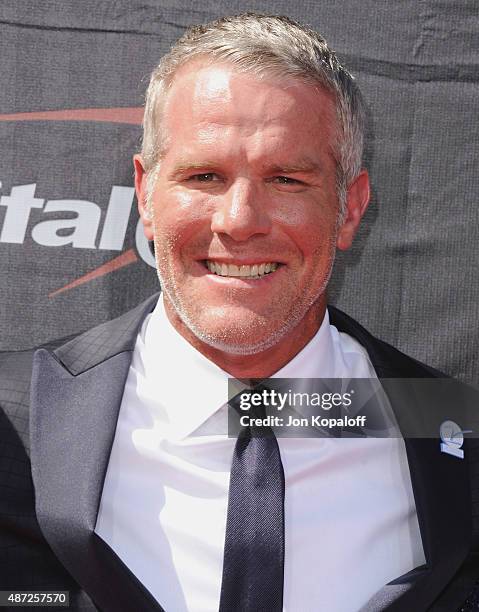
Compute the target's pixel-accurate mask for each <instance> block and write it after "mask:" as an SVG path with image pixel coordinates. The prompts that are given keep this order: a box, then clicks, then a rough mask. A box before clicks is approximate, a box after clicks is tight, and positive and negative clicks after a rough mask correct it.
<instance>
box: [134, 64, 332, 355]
mask: <svg viewBox="0 0 479 612" xmlns="http://www.w3.org/2000/svg"><path fill="white" fill-rule="evenodd" d="M162 121H163V124H162V125H163V129H164V130H165V131H166V134H167V136H168V138H169V143H168V145H167V148H166V151H165V153H164V156H163V158H162V160H161V163H160V168H159V171H158V173H157V178H156V183H155V187H154V192H153V194H152V206H153V211H152V213H153V216H152V220H151V221H150V220H148V219H147V218H145V216H144V217H143V218H144V224H145V233H146V235H147V237H148V238H149V239H153V238H154V242H155V251H156V260H157V267H158V273H159V276H160V281H161V285H162V287H163V290H164V292H165V300H166V302H167V307H170V308H171V307H173V309H174V311H175V312H176V314H177V315H178V316H179V319H180V325H185V326H186V328H188V329H189V330H191V331H192V332H193V333H194V335H195V336H196V337H197V338H199V339H200V341H202V342H204V343H206V344H207V345H209V346H212V347H214V348H216V349H219V350H221V351H224V352H228V353H235V354H252V353H255V352H259V351H261V350H264V349H266V348H269V347H271V346H273V345H275V344H276V343H277V342H279V341H280V340H282V339H283V338H285V337H287V335H288V334H292V333H294V330H295V328H297V326H298V324H300V323H301V322H302V321H303V322H304V321H306V320H308V321H309V320H310V319H311V312H312V309H313V310H314V309H320V308H321V307H324V304H325V295H324V290H325V287H326V284H327V282H328V279H329V275H330V272H331V268H332V265H333V259H334V252H335V248H336V244H337V240H338V229H339V228H338V212H339V202H338V197H337V193H336V164H335V161H334V159H333V156H332V146H333V139H334V131H335V125H336V123H335V121H336V120H335V111H334V106H333V102H332V100H331V98H330V96H329V95H328V94H327V93H325V92H323V91H318V89H317V88H314V87H313V86H310V85H307V84H304V83H301V82H299V81H297V80H292V79H286V80H285V79H282V80H281V81H280V80H279V79H274V78H262V79H261V78H259V77H256V76H252V75H249V74H245V73H240V72H238V71H236V70H235V69H234V68H233V67H231V66H229V65H227V64H216V65H212V66H205V65H202V64H199V63H198V62H191V63H190V64H188V65H187V66H185V67H183V68H182V69H181V70H180V71H179V73H178V74H177V75H176V76H175V79H174V81H173V84H172V87H171V90H170V92H169V94H168V97H167V100H166V103H165V107H164V111H163V119H162ZM137 171H138V174H139V177H137V182H138V185H139V195H140V198H139V199H144V190H145V181H144V176H142V170H141V162H140V161H139V160H137ZM142 179H143V180H142ZM140 210H143V207H142V205H140ZM340 246H341V245H340ZM268 271H269V272H268Z"/></svg>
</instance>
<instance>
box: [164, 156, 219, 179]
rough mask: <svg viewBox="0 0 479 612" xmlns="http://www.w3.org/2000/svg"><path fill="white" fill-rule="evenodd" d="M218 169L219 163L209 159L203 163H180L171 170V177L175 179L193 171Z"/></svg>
mask: <svg viewBox="0 0 479 612" xmlns="http://www.w3.org/2000/svg"><path fill="white" fill-rule="evenodd" d="M217 167H218V162H213V161H210V160H207V159H206V160H204V161H202V162H188V161H184V162H183V161H179V162H178V163H177V164H175V166H174V168H173V169H172V170H171V173H170V177H172V178H175V177H177V176H180V175H182V174H184V173H185V172H190V171H192V170H203V169H205V168H208V169H212V168H217Z"/></svg>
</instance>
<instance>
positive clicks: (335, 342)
mask: <svg viewBox="0 0 479 612" xmlns="http://www.w3.org/2000/svg"><path fill="white" fill-rule="evenodd" d="M363 114H364V113H363V108H362V101H361V97H360V94H359V91H358V89H357V86H356V84H355V82H354V80H353V79H352V78H351V76H350V75H349V74H348V72H347V71H346V70H345V69H344V68H343V67H342V66H341V65H340V64H339V62H338V60H337V59H336V57H335V56H334V54H333V53H332V52H331V50H330V49H329V48H328V47H327V45H326V43H325V42H324V40H323V39H322V38H321V37H320V36H319V35H317V34H316V33H314V32H312V31H310V30H308V29H307V28H304V27H302V26H299V25H298V24H296V23H294V22H292V21H291V20H289V19H287V18H282V17H265V16H257V15H243V16H238V17H231V18H225V19H222V20H219V21H218V22H214V23H212V24H209V25H208V26H201V27H196V28H192V29H191V30H189V31H188V32H187V33H186V34H185V35H184V36H183V38H182V39H180V41H179V42H178V43H176V45H175V46H174V47H173V49H172V51H171V52H170V53H169V54H168V55H167V56H165V57H164V58H163V59H162V61H161V63H160V65H159V66H158V68H157V69H156V70H155V72H154V73H153V75H152V79H151V82H150V87H149V90H148V93H147V101H146V110H145V121H144V125H145V133H144V142H143V149H142V153H141V155H137V156H135V160H134V161H135V170H136V190H137V195H138V204H139V211H140V215H141V218H142V220H143V224H144V229H145V234H146V236H147V238H148V239H149V240H152V241H154V246H155V254H156V262H157V269H158V275H159V279H160V281H161V286H162V289H163V293H162V295H161V296H160V297H159V298H158V296H154V297H153V298H152V299H150V300H149V301H148V302H147V303H145V304H142V305H140V306H139V307H138V308H137V309H135V310H134V311H132V312H130V313H127V314H126V315H124V316H122V317H120V318H119V319H117V320H115V321H112V322H109V323H106V324H104V325H101V326H99V327H98V328H95V329H94V330H90V331H89V332H86V333H85V334H82V335H81V336H79V337H76V338H73V339H71V340H69V341H68V342H66V343H63V342H62V343H59V344H58V343H56V344H54V345H52V346H51V347H47V348H46V349H44V350H40V351H37V352H36V354H35V357H34V360H33V376H32V381H31V386H30V381H29V375H28V372H29V369H30V367H31V354H30V353H22V354H15V355H6V356H5V358H4V365H3V381H4V382H3V385H2V387H3V388H4V389H5V390H6V391H5V393H4V399H3V400H2V407H3V410H4V413H2V423H3V425H2V444H3V448H4V452H3V455H2V461H3V465H4V467H3V468H2V471H3V472H4V474H5V475H6V476H5V477H4V478H5V479H4V484H3V487H4V490H5V492H6V493H5V498H4V501H3V502H2V503H3V510H2V516H3V519H2V521H3V522H2V523H0V524H1V527H2V532H1V533H2V544H3V546H4V550H5V551H6V552H5V553H4V557H3V568H2V569H3V570H4V574H3V575H4V576H5V577H4V578H0V580H1V581H2V584H1V588H2V589H4V590H5V589H11V590H12V589H17V590H22V589H23V590H26V589H36V590H38V589H44V590H46V589H56V590H69V591H70V601H71V606H72V607H73V609H92V610H94V609H101V610H115V611H116V610H132V611H133V610H134V611H136V610H157V609H158V610H159V609H161V608H160V606H161V607H162V608H163V609H165V610H166V611H167V612H169V611H170V610H175V611H179V610H216V609H218V608H220V609H221V610H222V611H228V610H271V611H273V610H280V609H285V610H335V611H346V610H350V611H352V610H359V609H364V610H386V609H390V610H393V609H394V610H425V609H438V610H439V609H441V610H446V609H451V610H452V609H455V607H457V606H459V605H460V604H461V603H462V602H463V601H464V599H465V597H466V594H467V592H468V591H469V590H470V587H471V585H472V583H473V582H474V568H472V570H471V568H470V567H469V566H466V569H467V571H466V573H464V572H463V573H462V574H461V578H460V582H458V580H457V579H455V578H454V576H455V574H456V573H457V572H458V570H459V568H460V567H461V565H463V563H464V561H465V559H466V557H467V554H468V550H469V547H470V543H471V535H470V520H471V519H470V514H471V513H470V501H469V498H468V496H469V485H468V475H467V469H466V464H465V462H461V461H458V460H454V458H453V457H451V456H450V455H447V454H441V453H440V452H439V445H438V441H437V440H408V441H406V445H405V443H404V441H402V440H398V439H386V440H381V439H376V440H374V439H368V440H363V439H339V440H336V439H294V438H293V439H278V440H276V438H274V437H271V436H267V437H266V438H255V437H254V436H253V435H252V434H251V429H250V428H246V429H245V430H243V431H242V432H241V434H240V436H239V438H238V440H235V439H232V438H228V437H227V435H226V434H225V425H226V418H227V412H226V405H225V403H226V393H227V387H226V383H227V379H228V376H233V377H235V378H238V379H250V378H254V379H258V378H260V379H264V378H267V377H275V376H276V377H282V378H301V377H302V378H319V377H325V378H367V377H375V376H388V377H408V378H417V377H434V376H436V375H437V373H435V372H434V371H433V370H431V369H430V368H428V367H427V366H423V365H422V364H419V363H418V362H416V361H414V360H412V359H410V358H408V357H406V356H405V355H402V354H401V353H399V352H398V351H396V350H395V349H393V348H392V347H390V346H388V345H386V344H384V343H382V342H380V341H378V340H376V339H374V338H372V337H371V336H370V335H369V334H368V333H367V332H366V331H365V330H364V329H363V328H362V327H361V326H359V325H358V324H357V323H355V322H354V321H352V320H351V319H350V318H349V317H347V316H346V315H344V314H343V313H340V312H339V311H337V310H335V309H332V308H331V309H329V312H328V310H327V309H326V286H327V283H328V280H329V277H330V274H331V269H332V265H333V260H334V253H335V250H336V248H339V249H347V248H349V247H350V245H351V243H352V240H353V238H354V235H355V233H356V231H357V228H358V226H359V223H360V221H361V218H362V216H363V215H364V213H365V211H366V208H367V204H368V201H369V180H368V175H367V172H366V171H365V170H364V169H362V167H361V152H362V142H363V129H364V128H363V123H364V120H363ZM29 393H31V406H30V417H28V416H27V408H28V401H27V399H26V398H27V397H28V394H29ZM391 403H392V407H393V409H394V410H395V411H396V414H397V413H398V410H400V407H399V406H397V405H394V401H391ZM28 418H30V421H29V422H30V427H28ZM30 443H31V454H30V457H27V454H28V449H30ZM30 466H31V468H30ZM30 469H31V474H32V477H33V484H34V493H33V489H32V486H31V482H30ZM444 483H447V496H446V498H445V497H444V495H443V493H444V488H443V487H444ZM33 496H34V498H35V507H36V510H35V511H34V510H33ZM37 521H38V522H37ZM447 584H450V585H451V588H450V589H449V590H448V591H447V593H446V595H441V592H442V590H443V588H444V587H445V586H446V585H447ZM471 601H472V599H470V600H469V602H471ZM470 605H473V604H470ZM434 606H436V608H434ZM437 606H439V607H437ZM441 606H442V607H441ZM447 606H449V607H447ZM451 606H452V607H451Z"/></svg>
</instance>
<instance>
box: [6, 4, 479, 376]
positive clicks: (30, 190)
mask: <svg viewBox="0 0 479 612" xmlns="http://www.w3.org/2000/svg"><path fill="white" fill-rule="evenodd" d="M246 10H260V11H264V12H275V13H284V14H288V15H290V16H291V17H294V18H297V19H298V20H300V21H303V22H307V23H309V24H311V25H312V26H313V27H314V28H316V29H318V30H319V31H320V32H321V33H322V34H323V35H324V36H325V37H326V39H327V40H328V42H329V43H330V44H331V46H332V47H333V48H334V49H335V50H337V52H338V54H339V56H340V58H341V59H342V60H343V61H344V62H345V64H346V65H347V66H348V67H349V68H350V69H351V70H352V71H353V73H354V74H356V75H357V78H358V81H359V84H360V86H361V88H362V90H363V92H364V95H365V98H366V101H367V104H368V109H369V111H368V112H369V119H370V128H369V139H368V143H367V152H366V160H365V161H366V165H367V167H368V168H369V169H370V172H371V175H372V181H373V186H374V197H373V201H372V203H371V206H370V210H369V212H368V213H367V216H366V217H365V220H364V223H363V227H362V229H361V231H360V233H359V236H358V239H357V241H356V244H355V246H354V248H353V249H352V251H350V252H349V253H347V254H345V255H343V254H341V256H340V257H339V258H338V261H337V265H336V269H335V274H334V277H333V280H332V285H331V301H332V302H333V303H335V304H337V305H339V306H340V307H341V308H343V309H344V310H346V311H347V312H348V313H349V314H351V315H352V316H354V317H356V318H357V319H358V320H359V321H361V322H362V323H363V324H364V325H365V326H366V327H368V328H369V329H370V330H371V331H372V332H373V333H375V334H377V335H378V336H380V337H381V338H383V339H384V340H386V341H388V342H391V343H392V344H394V345H396V346H398V347H399V348H400V349H402V350H404V351H406V352H407V353H409V354H411V355H413V356H415V357H416V358H418V359H421V360H423V361H426V362H428V363H430V364H431V365H434V366H436V367H438V368H440V369H443V370H445V371H446V372H448V373H450V374H453V375H455V376H458V377H460V378H462V379H464V380H468V381H475V382H478V379H479V377H478V364H479V347H478V324H479V316H478V303H479V286H478V282H477V281H478V272H477V270H478V263H479V261H478V259H479V257H478V248H477V240H478V234H479V226H478V207H477V201H476V200H477V192H478V187H479V178H478V177H479V167H478V166H479V162H478V159H479V144H478V143H479V121H478V114H477V99H478V97H479V86H478V79H479V73H478V72H479V71H478V51H479V28H478V21H479V20H478V11H477V1H476V0H469V1H466V0H462V1H457V2H450V1H446V0H442V1H441V0H434V1H433V0H423V1H421V2H418V1H417V0H389V1H384V2H373V1H371V0H364V1H362V2H355V1H353V0H349V1H345V2H337V1H334V2H333V1H332V0H325V1H311V0H306V1H303V2H301V3H299V4H298V5H296V6H293V3H290V2H284V1H275V2H273V1H264V2H225V1H224V0H215V2H210V1H204V2H201V3H191V2H186V1H185V0H175V1H171V0H163V1H154V0H141V1H139V0H116V1H115V2H107V1H103V2H102V1H97V0H82V1H81V2H78V1H66V0H63V1H61V0H43V1H42V2H33V1H31V2H25V1H19V0H3V1H2V2H1V3H0V57H1V62H0V143H1V155H0V181H1V187H0V196H1V199H0V257H1V263H2V265H1V268H0V275H1V288H2V290H1V295H0V350H7V349H22V348H25V347H29V346H32V345H35V344H38V343H41V342H44V341H47V340H49V339H52V338H54V337H61V336H66V335H69V334H72V333H74V332H78V331H81V330H83V329H86V328H88V327H91V326H93V325H95V324H97V323H100V322H102V321H104V320H106V319H109V318H111V317H113V316H116V315H118V314H120V313H122V312H124V311H125V310H127V309H129V308H130V307H132V306H134V305H136V304H137V303H139V302H140V301H141V300H143V299H144V298H145V297H146V296H148V295H149V294H151V293H152V292H154V291H155V290H156V289H157V280H156V274H155V273H154V270H153V269H152V268H151V265H150V264H151V263H152V261H151V257H149V256H148V252H147V249H146V245H145V243H144V241H143V239H142V238H141V232H138V234H137V233H136V226H137V218H138V217H137V213H136V202H134V200H133V190H132V186H133V174H132V164H131V156H132V154H133V153H134V152H135V151H136V149H137V148H138V145H139V139H140V126H139V123H140V117H141V113H140V111H139V107H140V106H141V104H142V99H143V94H144V90H145V87H146V84H147V80H148V75H149V73H150V71H151V69H152V68H153V67H154V66H155V64H156V63H157V61H158V59H159V58H160V56H161V55H162V54H163V53H164V52H166V51H167V49H168V47H169V45H170V44H171V43H172V42H173V41H174V40H175V39H176V38H177V37H178V36H179V35H180V34H181V33H182V32H183V30H184V28H185V26H187V25H189V24H192V23H198V22H205V21H208V20H211V19H213V18H215V17H218V16H220V15H224V14H233V13H238V12H243V11H246ZM148 259H149V261H150V264H148V263H145V261H144V260H148Z"/></svg>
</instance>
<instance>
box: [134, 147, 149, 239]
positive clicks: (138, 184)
mask: <svg viewBox="0 0 479 612" xmlns="http://www.w3.org/2000/svg"><path fill="white" fill-rule="evenodd" d="M133 164H134V166H135V191H136V199H137V200H138V212H139V214H140V219H141V222H142V223H143V231H144V233H145V236H146V238H147V240H153V238H154V232H153V217H152V215H151V213H150V211H149V210H148V207H147V205H146V194H147V189H146V172H145V166H144V164H143V159H142V158H141V155H135V156H134V157H133Z"/></svg>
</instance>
